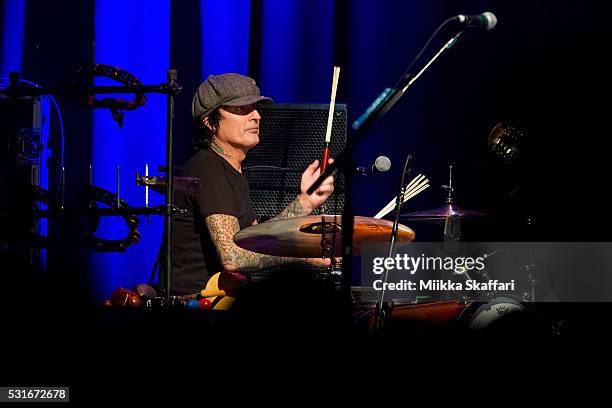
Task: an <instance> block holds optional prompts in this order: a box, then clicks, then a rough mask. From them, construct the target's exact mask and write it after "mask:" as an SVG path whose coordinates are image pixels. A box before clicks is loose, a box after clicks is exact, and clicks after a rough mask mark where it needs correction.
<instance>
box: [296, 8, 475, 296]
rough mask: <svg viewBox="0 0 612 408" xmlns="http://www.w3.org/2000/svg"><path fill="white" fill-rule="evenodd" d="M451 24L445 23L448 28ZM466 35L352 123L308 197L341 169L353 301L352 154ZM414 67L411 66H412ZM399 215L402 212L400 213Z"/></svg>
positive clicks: (347, 289) (347, 278) (344, 239)
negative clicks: (347, 138)
mask: <svg viewBox="0 0 612 408" xmlns="http://www.w3.org/2000/svg"><path fill="white" fill-rule="evenodd" d="M448 21H449V20H447V21H445V22H444V23H442V25H444V24H446V23H447V22H448ZM461 35H463V31H460V32H458V33H457V34H455V35H454V36H453V37H452V38H451V39H450V40H448V41H447V42H446V44H444V45H443V46H442V48H441V49H440V50H439V51H438V52H437V53H436V54H435V55H434V56H433V57H432V58H431V59H430V60H429V62H428V63H427V64H426V65H425V66H424V67H423V68H422V69H421V70H420V71H419V72H417V73H416V74H415V75H412V74H411V73H410V71H408V72H407V73H406V74H404V75H402V77H401V78H400V80H399V81H398V82H397V83H396V84H395V86H394V87H393V88H386V89H385V90H384V91H383V92H382V93H381V94H380V95H379V96H378V98H376V99H375V100H374V102H373V103H372V104H371V105H370V106H369V107H368V108H367V109H366V111H365V112H364V113H363V114H362V115H361V116H360V117H359V119H357V120H356V121H355V122H354V123H353V126H352V127H353V130H354V131H355V132H354V133H353V134H352V136H351V137H350V141H349V143H347V145H346V147H345V148H344V150H342V152H340V154H339V155H338V157H336V159H335V161H334V162H333V163H331V164H329V165H328V166H327V168H326V169H325V171H323V173H321V175H320V176H319V178H318V179H317V180H315V182H314V183H313V184H312V186H310V188H309V189H308V191H307V193H308V194H312V193H314V191H315V190H316V189H317V188H318V187H319V186H320V185H321V183H323V180H325V179H326V178H327V177H329V176H330V175H332V173H333V172H334V171H336V170H337V169H338V168H342V169H343V172H344V178H345V186H346V189H345V191H346V192H347V194H346V195H345V201H344V212H343V216H342V256H343V258H346V259H343V262H342V265H343V275H344V278H343V280H342V281H343V283H344V285H345V287H344V288H343V292H344V293H346V294H347V295H348V296H349V297H350V285H351V276H352V275H351V270H352V256H353V226H354V219H353V209H352V207H351V200H350V197H351V174H352V169H353V166H352V157H351V156H352V153H353V151H354V150H355V148H356V147H357V145H358V144H359V143H360V142H361V140H362V139H363V138H364V137H365V136H366V134H367V131H368V130H369V129H370V128H371V127H372V126H373V125H374V124H375V123H376V122H378V121H379V120H380V119H381V118H382V117H383V116H384V115H385V114H386V113H387V112H388V111H389V110H390V109H391V108H392V107H393V106H394V105H395V104H396V103H397V102H398V101H399V100H400V99H401V97H402V96H404V93H406V91H407V90H408V88H410V86H412V84H413V83H414V82H415V81H416V80H417V79H418V78H419V77H420V76H421V75H422V74H423V73H424V72H425V71H426V70H427V68H429V66H430V65H431V64H432V63H433V62H434V61H435V60H437V59H438V58H439V57H440V56H441V55H442V54H443V53H444V52H445V51H447V50H448V49H450V48H451V47H452V46H453V45H455V43H456V42H457V41H458V39H459V37H461ZM411 65H412V64H411ZM398 211H399V210H398Z"/></svg>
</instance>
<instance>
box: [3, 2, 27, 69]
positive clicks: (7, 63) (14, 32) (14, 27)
mask: <svg viewBox="0 0 612 408" xmlns="http://www.w3.org/2000/svg"><path fill="white" fill-rule="evenodd" d="M25 10H26V0H5V1H4V10H3V13H4V14H3V18H2V52H1V54H0V58H2V59H1V60H0V77H3V78H4V77H8V74H9V72H10V71H18V72H19V71H21V64H22V58H23V41H24V36H25V31H24V30H25Z"/></svg>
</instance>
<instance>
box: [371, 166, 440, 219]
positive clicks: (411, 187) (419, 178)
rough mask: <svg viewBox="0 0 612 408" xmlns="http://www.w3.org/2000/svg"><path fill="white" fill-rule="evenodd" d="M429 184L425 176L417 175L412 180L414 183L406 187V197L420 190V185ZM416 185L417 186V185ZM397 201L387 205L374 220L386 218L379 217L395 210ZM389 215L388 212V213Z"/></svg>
mask: <svg viewBox="0 0 612 408" xmlns="http://www.w3.org/2000/svg"><path fill="white" fill-rule="evenodd" d="M427 182H429V180H427V179H426V178H425V176H423V175H422V174H419V175H417V176H416V177H415V178H414V179H412V181H411V182H410V183H408V185H407V186H406V188H405V190H404V197H406V196H407V195H408V194H409V193H410V192H411V191H412V190H414V189H416V188H419V186H420V185H423V184H425V183H427ZM415 183H416V184H415ZM395 201H396V198H393V199H392V200H391V201H389V203H388V204H387V205H385V206H384V207H383V208H382V210H380V211H379V212H378V214H376V215H375V216H374V218H381V217H384V215H382V216H379V215H380V214H381V213H383V212H385V211H386V210H388V209H389V208H391V209H393V208H395ZM402 202H406V200H404V201H402ZM387 213H388V211H387Z"/></svg>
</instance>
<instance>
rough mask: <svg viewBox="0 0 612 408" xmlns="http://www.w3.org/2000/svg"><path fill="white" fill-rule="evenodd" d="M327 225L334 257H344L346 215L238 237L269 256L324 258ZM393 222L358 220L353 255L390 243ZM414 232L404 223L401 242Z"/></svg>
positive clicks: (271, 224)
mask: <svg viewBox="0 0 612 408" xmlns="http://www.w3.org/2000/svg"><path fill="white" fill-rule="evenodd" d="M323 220H324V221H325V222H323ZM323 225H325V231H326V234H325V238H326V240H327V241H328V243H329V245H330V247H331V248H333V251H334V252H333V253H334V256H341V254H342V216H340V215H309V216H305V217H296V218H286V219H281V220H270V221H266V222H263V223H261V224H257V225H253V226H252V227H248V228H245V229H243V230H242V231H239V232H238V233H237V234H236V235H234V242H235V243H236V245H238V246H239V247H241V248H244V249H247V250H249V251H253V252H258V253H261V254H266V255H275V256H288V257H296V258H319V257H321V255H322V247H321V238H322V235H323V234H322V232H323ZM392 227H393V223H392V222H391V221H388V220H381V219H377V218H370V217H361V216H356V217H355V224H354V231H353V245H354V247H353V248H354V249H353V252H354V253H355V255H358V254H359V253H360V250H361V245H362V244H363V243H366V242H387V241H388V240H389V237H390V235H391V229H392ZM414 235H415V234H414V231H412V230H411V229H410V228H408V227H406V226H405V225H402V224H400V225H399V229H398V236H397V242H410V241H412V240H413V239H414Z"/></svg>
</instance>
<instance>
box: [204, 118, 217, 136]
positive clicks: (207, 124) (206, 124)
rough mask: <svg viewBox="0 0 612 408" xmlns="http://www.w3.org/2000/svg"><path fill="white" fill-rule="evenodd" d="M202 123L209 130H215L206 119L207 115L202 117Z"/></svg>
mask: <svg viewBox="0 0 612 408" xmlns="http://www.w3.org/2000/svg"><path fill="white" fill-rule="evenodd" d="M202 124H204V126H206V127H207V128H208V129H210V131H211V132H214V131H215V129H214V128H213V127H212V125H211V124H210V122H209V121H208V117H205V118H204V119H202Z"/></svg>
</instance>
